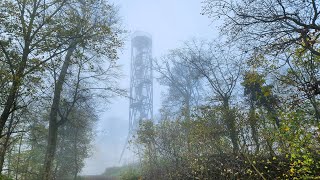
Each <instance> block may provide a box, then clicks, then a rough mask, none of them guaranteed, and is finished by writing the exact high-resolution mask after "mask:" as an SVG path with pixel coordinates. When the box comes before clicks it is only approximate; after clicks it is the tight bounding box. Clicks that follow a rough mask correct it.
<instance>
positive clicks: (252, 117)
mask: <svg viewBox="0 0 320 180" xmlns="http://www.w3.org/2000/svg"><path fill="white" fill-rule="evenodd" d="M249 123H250V127H251V134H252V139H253V141H254V143H255V144H256V151H255V153H259V151H260V144H259V137H258V130H257V118H256V112H255V107H254V105H253V104H251V107H250V112H249Z"/></svg>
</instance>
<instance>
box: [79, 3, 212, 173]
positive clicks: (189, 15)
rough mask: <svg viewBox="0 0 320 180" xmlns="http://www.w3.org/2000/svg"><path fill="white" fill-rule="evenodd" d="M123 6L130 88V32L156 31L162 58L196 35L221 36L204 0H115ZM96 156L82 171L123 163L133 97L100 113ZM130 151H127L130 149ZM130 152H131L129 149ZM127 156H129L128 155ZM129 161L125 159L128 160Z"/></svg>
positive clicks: (157, 90)
mask: <svg viewBox="0 0 320 180" xmlns="http://www.w3.org/2000/svg"><path fill="white" fill-rule="evenodd" d="M113 2H114V4H115V5H117V6H118V7H119V12H120V13H119V14H120V16H121V18H122V24H123V27H124V28H125V29H126V30H128V31H129V37H128V38H127V39H126V42H125V46H124V48H123V50H122V51H121V53H120V59H119V60H118V63H119V64H120V65H122V73H123V74H124V77H123V79H122V80H121V86H122V87H123V88H125V89H127V90H129V87H130V84H129V79H130V77H129V76H130V58H131V55H130V52H131V51H130V50H131V49H130V48H131V47H130V46H131V44H130V33H133V32H135V31H144V32H147V33H149V34H151V35H152V41H153V58H156V59H158V58H160V57H161V56H163V55H164V54H166V53H167V52H168V50H170V49H174V48H177V47H179V46H181V45H182V43H183V42H184V41H186V40H190V39H192V38H200V39H213V38H214V37H217V35H218V31H217V26H218V25H217V24H216V23H212V22H211V20H210V19H208V18H207V17H206V16H203V15H201V14H200V13H201V1H197V0H195V1H191V0H190V1H188V2H187V1H186V0H161V1H156V0H134V1H133V0H114V1H113ZM157 76H158V75H157V74H154V90H153V98H154V99H153V109H154V110H153V112H154V116H157V114H158V110H159V108H160V105H161V91H162V90H161V89H162V87H161V86H160V85H159V84H158V82H157V80H156V77H157ZM99 119H100V121H99V123H98V125H97V129H96V131H97V135H96V137H95V140H94V143H93V149H92V156H91V157H90V158H89V159H87V160H86V164H85V167H84V169H83V171H82V174H87V175H88V174H90V175H93V174H101V173H103V172H104V170H105V169H106V168H107V167H112V166H120V165H121V164H122V163H125V162H119V160H120V154H121V151H122V149H123V147H124V144H125V140H126V137H127V135H128V128H129V127H128V124H129V100H128V99H126V98H116V99H113V100H112V104H111V105H110V107H109V108H108V109H106V111H105V112H104V113H102V114H101V115H100V117H99ZM126 152H127V151H126ZM127 153H128V152H127ZM124 159H125V158H124ZM124 161H125V160H124Z"/></svg>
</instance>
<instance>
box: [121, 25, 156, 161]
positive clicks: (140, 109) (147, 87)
mask: <svg viewBox="0 0 320 180" xmlns="http://www.w3.org/2000/svg"><path fill="white" fill-rule="evenodd" d="M152 116H153V76H152V38H151V36H150V35H149V34H147V33H145V32H140V31H137V32H135V33H134V34H133V36H132V39H131V74H130V104H129V134H128V137H127V140H126V142H125V146H124V148H123V150H122V153H121V157H120V161H121V159H122V156H123V154H124V151H125V149H126V147H127V143H128V140H129V138H130V137H131V136H132V135H133V134H134V133H136V131H137V129H138V127H139V123H140V121H143V120H152Z"/></svg>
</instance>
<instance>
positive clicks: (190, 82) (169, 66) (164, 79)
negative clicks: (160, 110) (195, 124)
mask: <svg viewBox="0 0 320 180" xmlns="http://www.w3.org/2000/svg"><path fill="white" fill-rule="evenodd" d="M180 55H181V52H180V50H179V49H175V50H172V51H171V52H170V53H169V54H167V55H166V56H163V57H162V58H161V63H158V62H156V63H155V70H156V71H157V72H159V74H160V77H159V82H160V84H161V85H164V86H167V87H168V93H167V95H166V99H165V100H164V102H163V104H164V106H165V108H168V109H170V110H171V111H173V113H176V112H175V110H174V108H179V109H178V110H179V111H181V112H182V115H184V116H185V118H186V119H187V120H190V113H191V108H192V107H195V106H197V105H198V104H199V101H200V91H201V74H200V73H199V72H198V71H197V70H196V69H194V68H192V67H190V66H188V65H187V64H184V62H183V59H182V58H183V57H181V56H180Z"/></svg>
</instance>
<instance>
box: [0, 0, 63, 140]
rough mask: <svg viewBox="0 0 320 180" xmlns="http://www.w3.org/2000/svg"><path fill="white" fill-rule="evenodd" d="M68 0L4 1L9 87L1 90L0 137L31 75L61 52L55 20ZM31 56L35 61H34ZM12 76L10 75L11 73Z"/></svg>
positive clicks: (2, 42) (1, 42) (0, 31)
mask: <svg viewBox="0 0 320 180" xmlns="http://www.w3.org/2000/svg"><path fill="white" fill-rule="evenodd" d="M66 3H67V1H66V0H62V1H61V0H49V1H46V2H44V1H41V0H34V1H1V2H0V8H1V15H0V18H1V19H0V21H1V22H2V26H1V28H0V38H1V39H0V49H1V57H2V58H1V60H2V61H1V64H2V66H5V67H7V69H8V70H7V71H6V72H5V73H6V74H5V76H4V77H5V78H6V81H7V82H8V83H7V88H6V89H3V90H5V91H2V90H1V96H2V98H3V100H4V101H3V102H4V103H3V104H1V115H0V135H1V136H2V135H3V130H4V127H5V124H6V122H7V120H8V118H9V116H10V114H11V113H12V112H13V111H15V110H16V109H18V108H19V107H20V105H19V104H16V106H14V104H15V103H16V102H17V94H18V92H19V90H20V88H21V86H22V85H24V79H25V77H26V76H27V75H28V74H32V73H34V72H37V71H39V69H41V66H42V65H44V64H45V63H46V62H48V61H49V60H50V59H52V58H53V57H55V56H56V55H57V54H60V53H62V52H63V51H60V49H59V47H60V46H61V44H63V42H62V43H61V42H57V41H55V39H56V37H55V33H53V32H55V30H54V29H53V28H54V25H55V24H56V23H57V22H58V21H53V18H54V17H55V16H56V15H57V13H58V12H59V11H60V10H61V8H62V7H63V6H64V5H66ZM31 57H32V58H31ZM8 73H9V74H8Z"/></svg>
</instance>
